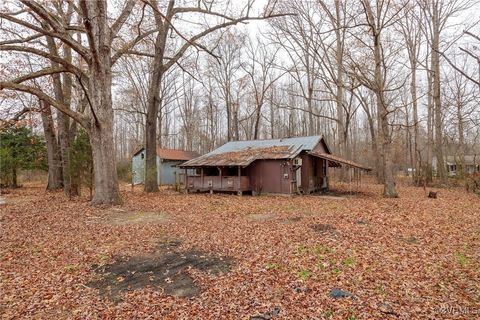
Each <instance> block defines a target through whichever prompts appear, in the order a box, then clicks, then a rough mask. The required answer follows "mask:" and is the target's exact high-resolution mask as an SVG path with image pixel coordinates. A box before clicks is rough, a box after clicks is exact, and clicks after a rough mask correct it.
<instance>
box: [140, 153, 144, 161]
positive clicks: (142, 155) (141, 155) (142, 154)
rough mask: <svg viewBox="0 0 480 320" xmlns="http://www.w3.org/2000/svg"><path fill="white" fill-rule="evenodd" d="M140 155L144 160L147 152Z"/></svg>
mask: <svg viewBox="0 0 480 320" xmlns="http://www.w3.org/2000/svg"><path fill="white" fill-rule="evenodd" d="M140 157H142V160H143V159H145V153H143V152H142V153H141V154H140Z"/></svg>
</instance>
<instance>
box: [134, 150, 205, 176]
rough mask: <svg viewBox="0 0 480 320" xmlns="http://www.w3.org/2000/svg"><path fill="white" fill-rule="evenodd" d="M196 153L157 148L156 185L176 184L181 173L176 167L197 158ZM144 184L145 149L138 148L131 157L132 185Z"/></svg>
mask: <svg viewBox="0 0 480 320" xmlns="http://www.w3.org/2000/svg"><path fill="white" fill-rule="evenodd" d="M198 156H199V154H198V153H196V152H190V151H183V150H176V149H165V148H157V180H158V185H173V184H177V183H178V182H179V181H180V180H179V179H180V176H181V175H182V176H183V174H184V173H183V171H181V170H180V168H179V167H178V165H180V164H182V163H184V162H185V161H187V160H190V159H193V158H195V157H198ZM144 182H145V148H143V147H142V148H140V149H139V150H137V151H136V152H135V153H134V154H133V156H132V183H133V184H140V183H144Z"/></svg>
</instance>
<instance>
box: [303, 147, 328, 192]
mask: <svg viewBox="0 0 480 320" xmlns="http://www.w3.org/2000/svg"><path fill="white" fill-rule="evenodd" d="M301 158H302V168H301V173H302V174H301V176H302V178H301V185H300V187H301V190H302V192H303V193H307V194H308V193H312V192H315V191H318V190H321V189H325V188H328V181H327V177H328V171H327V170H328V166H327V161H326V160H324V159H320V158H317V157H313V156H311V155H308V154H303V155H302V156H301Z"/></svg>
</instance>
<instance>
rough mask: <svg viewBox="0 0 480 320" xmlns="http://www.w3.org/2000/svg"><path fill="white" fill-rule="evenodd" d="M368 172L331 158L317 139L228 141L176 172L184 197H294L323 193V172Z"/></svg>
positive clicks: (338, 158) (322, 142) (317, 137)
mask: <svg viewBox="0 0 480 320" xmlns="http://www.w3.org/2000/svg"><path fill="white" fill-rule="evenodd" d="M343 165H345V166H348V167H353V168H356V169H360V170H370V168H368V167H365V166H362V165H360V164H357V163H354V162H352V161H349V160H345V159H342V158H340V157H337V156H334V155H333V154H332V153H331V151H330V149H329V147H328V146H327V143H326V142H325V139H323V137H322V136H310V137H297V138H285V139H272V140H252V141H231V142H228V143H226V144H224V145H223V146H221V147H220V148H218V149H215V150H213V151H211V152H210V153H207V154H205V155H203V156H201V157H198V158H195V159H192V160H189V161H187V162H185V163H183V164H181V165H180V167H181V168H184V169H185V170H187V169H196V171H195V174H190V173H187V172H186V177H187V178H186V182H185V186H186V191H187V192H194V191H210V192H215V191H231V192H232V191H233V192H237V193H238V194H242V193H243V192H252V193H253V194H259V193H272V194H294V193H307V194H308V193H312V192H315V191H319V190H322V189H328V168H329V167H340V166H343Z"/></svg>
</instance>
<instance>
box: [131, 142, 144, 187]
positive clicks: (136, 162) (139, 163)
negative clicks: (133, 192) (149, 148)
mask: <svg viewBox="0 0 480 320" xmlns="http://www.w3.org/2000/svg"><path fill="white" fill-rule="evenodd" d="M144 181H145V150H142V151H141V152H139V153H138V154H136V155H135V156H134V157H132V183H133V184H140V183H144Z"/></svg>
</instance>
